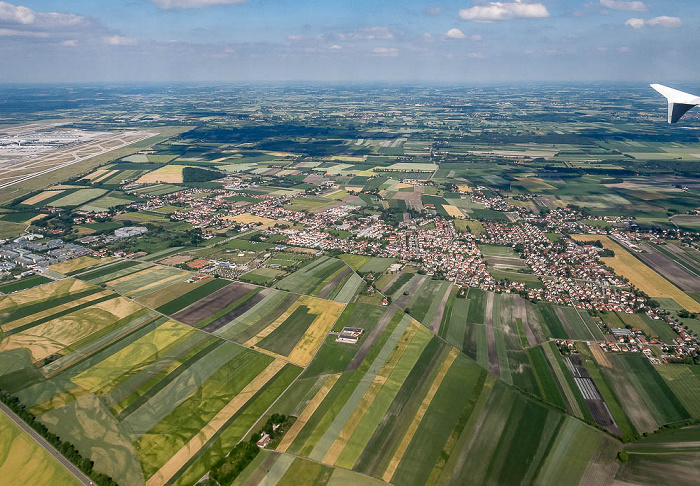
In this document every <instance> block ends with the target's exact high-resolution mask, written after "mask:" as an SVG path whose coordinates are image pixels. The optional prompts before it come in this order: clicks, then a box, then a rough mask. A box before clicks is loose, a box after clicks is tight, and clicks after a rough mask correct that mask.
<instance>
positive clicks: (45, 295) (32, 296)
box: [0, 278, 92, 312]
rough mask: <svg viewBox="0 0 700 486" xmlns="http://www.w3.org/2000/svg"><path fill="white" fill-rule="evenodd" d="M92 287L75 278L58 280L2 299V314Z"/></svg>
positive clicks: (0, 306) (0, 304) (0, 301)
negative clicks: (25, 305) (22, 306)
mask: <svg viewBox="0 0 700 486" xmlns="http://www.w3.org/2000/svg"><path fill="white" fill-rule="evenodd" d="M90 287H92V286H91V285H90V284H89V283H86V282H83V281H82V280H77V279H74V278H67V279H65V280H56V281H55V282H50V283H47V284H46V285H39V286H38V287H34V288H31V289H27V290H22V291H21V292H16V293H14V294H12V295H6V296H4V297H0V312H7V311H11V310H13V309H14V308H15V307H17V306H20V305H24V304H29V303H32V302H39V301H42V300H46V299H49V298H52V297H59V296H62V295H67V294H69V293H73V292H79V291H81V290H85V289H87V288H90Z"/></svg>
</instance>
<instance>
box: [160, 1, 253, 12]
mask: <svg viewBox="0 0 700 486" xmlns="http://www.w3.org/2000/svg"><path fill="white" fill-rule="evenodd" d="M153 3H155V5H156V7H158V8H160V9H162V10H178V9H188V8H204V7H211V6H212V5H230V4H241V3H246V0H153Z"/></svg>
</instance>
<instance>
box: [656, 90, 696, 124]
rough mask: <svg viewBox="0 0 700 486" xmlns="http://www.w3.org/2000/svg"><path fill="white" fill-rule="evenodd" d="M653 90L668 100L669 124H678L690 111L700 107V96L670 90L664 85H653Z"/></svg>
mask: <svg viewBox="0 0 700 486" xmlns="http://www.w3.org/2000/svg"><path fill="white" fill-rule="evenodd" d="M651 87H652V88H654V89H655V90H656V91H658V92H659V93H661V95H662V96H664V97H665V98H666V99H667V100H668V122H669V123H676V122H677V121H678V120H680V119H681V117H682V116H683V115H685V114H686V113H687V112H688V110H690V109H691V108H693V107H695V106H700V96H695V95H692V94H690V93H685V92H683V91H679V90H677V89H673V88H669V87H668V86H664V85H662V84H652V85H651Z"/></svg>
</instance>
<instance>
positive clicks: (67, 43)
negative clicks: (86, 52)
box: [61, 39, 78, 47]
mask: <svg viewBox="0 0 700 486" xmlns="http://www.w3.org/2000/svg"><path fill="white" fill-rule="evenodd" d="M61 45H62V46H66V47H75V46H77V45H78V41H77V40H75V39H69V40H64V41H63V42H61Z"/></svg>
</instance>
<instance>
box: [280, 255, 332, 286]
mask: <svg viewBox="0 0 700 486" xmlns="http://www.w3.org/2000/svg"><path fill="white" fill-rule="evenodd" d="M344 266H345V264H344V263H343V262H342V261H341V260H337V259H335V258H329V257H325V256H324V257H320V258H318V259H316V260H314V261H312V262H310V263H308V264H306V265H305V266H304V267H302V268H301V269H300V270H297V271H296V272H294V273H293V274H291V275H288V276H287V277H285V278H283V279H282V280H280V281H279V282H277V283H276V284H275V287H276V288H278V289H282V290H288V291H290V292H298V293H302V294H310V295H313V293H312V292H313V291H314V290H315V289H317V287H318V286H319V285H321V284H322V283H323V282H324V281H325V280H326V279H327V278H329V277H330V276H331V275H333V274H334V273H335V272H338V271H339V270H341V269H342V268H343V267H344ZM319 290H320V289H319Z"/></svg>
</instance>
